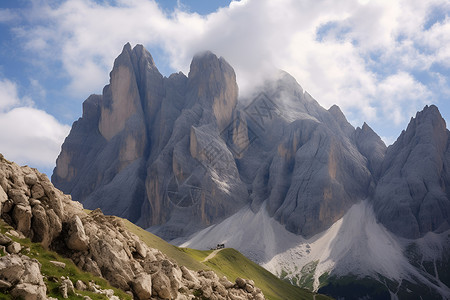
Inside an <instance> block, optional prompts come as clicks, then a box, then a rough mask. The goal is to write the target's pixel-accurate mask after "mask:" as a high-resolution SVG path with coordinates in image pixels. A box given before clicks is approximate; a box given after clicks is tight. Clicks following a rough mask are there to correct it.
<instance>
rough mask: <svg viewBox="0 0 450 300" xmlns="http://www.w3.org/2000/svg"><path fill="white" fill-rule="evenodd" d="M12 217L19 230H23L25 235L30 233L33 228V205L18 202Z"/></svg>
mask: <svg viewBox="0 0 450 300" xmlns="http://www.w3.org/2000/svg"><path fill="white" fill-rule="evenodd" d="M12 217H13V220H14V222H15V223H16V226H17V228H16V229H17V230H18V231H20V232H22V233H23V234H24V235H25V236H29V235H30V229H31V217H32V213H31V207H30V206H29V205H28V201H27V205H22V204H17V205H16V206H14V209H13V213H12Z"/></svg>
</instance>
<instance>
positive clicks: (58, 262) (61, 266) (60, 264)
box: [50, 260, 66, 269]
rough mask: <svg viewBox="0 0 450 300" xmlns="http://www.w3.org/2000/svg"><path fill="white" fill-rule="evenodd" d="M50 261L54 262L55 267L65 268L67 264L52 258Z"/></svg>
mask: <svg viewBox="0 0 450 300" xmlns="http://www.w3.org/2000/svg"><path fill="white" fill-rule="evenodd" d="M50 263H51V264H53V265H54V266H55V267H58V268H61V269H65V268H66V264H65V263H63V262H61V261H55V260H51V261H50Z"/></svg>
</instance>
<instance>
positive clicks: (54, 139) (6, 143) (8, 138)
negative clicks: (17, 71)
mask: <svg viewBox="0 0 450 300" xmlns="http://www.w3.org/2000/svg"><path fill="white" fill-rule="evenodd" d="M31 105H32V101H31V99H29V98H20V97H19V96H18V92H17V86H16V84H15V83H13V82H11V81H9V80H7V79H2V80H0V141H2V142H1V146H0V153H2V154H3V155H4V156H5V157H6V158H7V159H9V160H13V161H15V162H16V163H18V164H29V165H31V166H33V167H43V168H50V167H53V166H54V164H55V161H56V157H57V155H58V153H59V151H60V147H61V144H62V142H63V140H64V138H65V137H66V136H67V134H68V133H69V130H70V127H69V126H68V125H63V124H61V123H59V122H58V121H57V120H56V119H55V118H54V117H53V116H51V115H49V114H48V113H46V112H45V111H43V110H39V109H36V108H33V107H32V106H31Z"/></svg>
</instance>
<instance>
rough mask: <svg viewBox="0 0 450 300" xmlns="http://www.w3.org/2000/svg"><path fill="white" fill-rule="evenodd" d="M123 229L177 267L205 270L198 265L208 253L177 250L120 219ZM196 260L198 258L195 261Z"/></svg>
mask: <svg viewBox="0 0 450 300" xmlns="http://www.w3.org/2000/svg"><path fill="white" fill-rule="evenodd" d="M121 220H122V221H123V223H124V225H125V227H126V228H127V229H128V230H130V231H131V232H132V233H134V234H136V235H137V236H138V237H139V238H140V239H141V240H142V241H143V242H144V243H146V244H147V245H148V246H149V247H151V248H155V249H158V250H160V251H161V252H163V253H164V254H166V255H167V256H168V257H170V258H172V259H173V260H174V261H175V262H176V263H177V264H178V265H180V266H185V267H187V268H189V269H191V270H195V271H199V270H203V269H205V265H203V264H202V263H200V261H202V260H203V259H201V258H202V257H203V258H204V257H206V256H208V254H209V253H208V252H205V253H202V252H204V251H199V250H193V249H185V248H178V247H175V246H174V245H171V244H169V243H167V242H166V241H164V240H163V239H161V238H159V237H157V236H156V235H154V234H151V233H150V232H148V231H146V230H144V229H142V228H141V227H139V226H136V225H134V224H133V223H131V222H130V221H128V220H125V219H121ZM197 258H199V259H198V260H197Z"/></svg>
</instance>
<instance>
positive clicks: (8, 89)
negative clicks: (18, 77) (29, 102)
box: [0, 79, 20, 112]
mask: <svg viewBox="0 0 450 300" xmlns="http://www.w3.org/2000/svg"><path fill="white" fill-rule="evenodd" d="M19 103H20V100H19V97H18V95H17V87H16V85H15V84H14V83H13V82H11V81H9V80H8V79H3V80H0V112H4V111H6V110H8V109H10V108H11V107H13V106H15V105H17V104H19Z"/></svg>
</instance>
